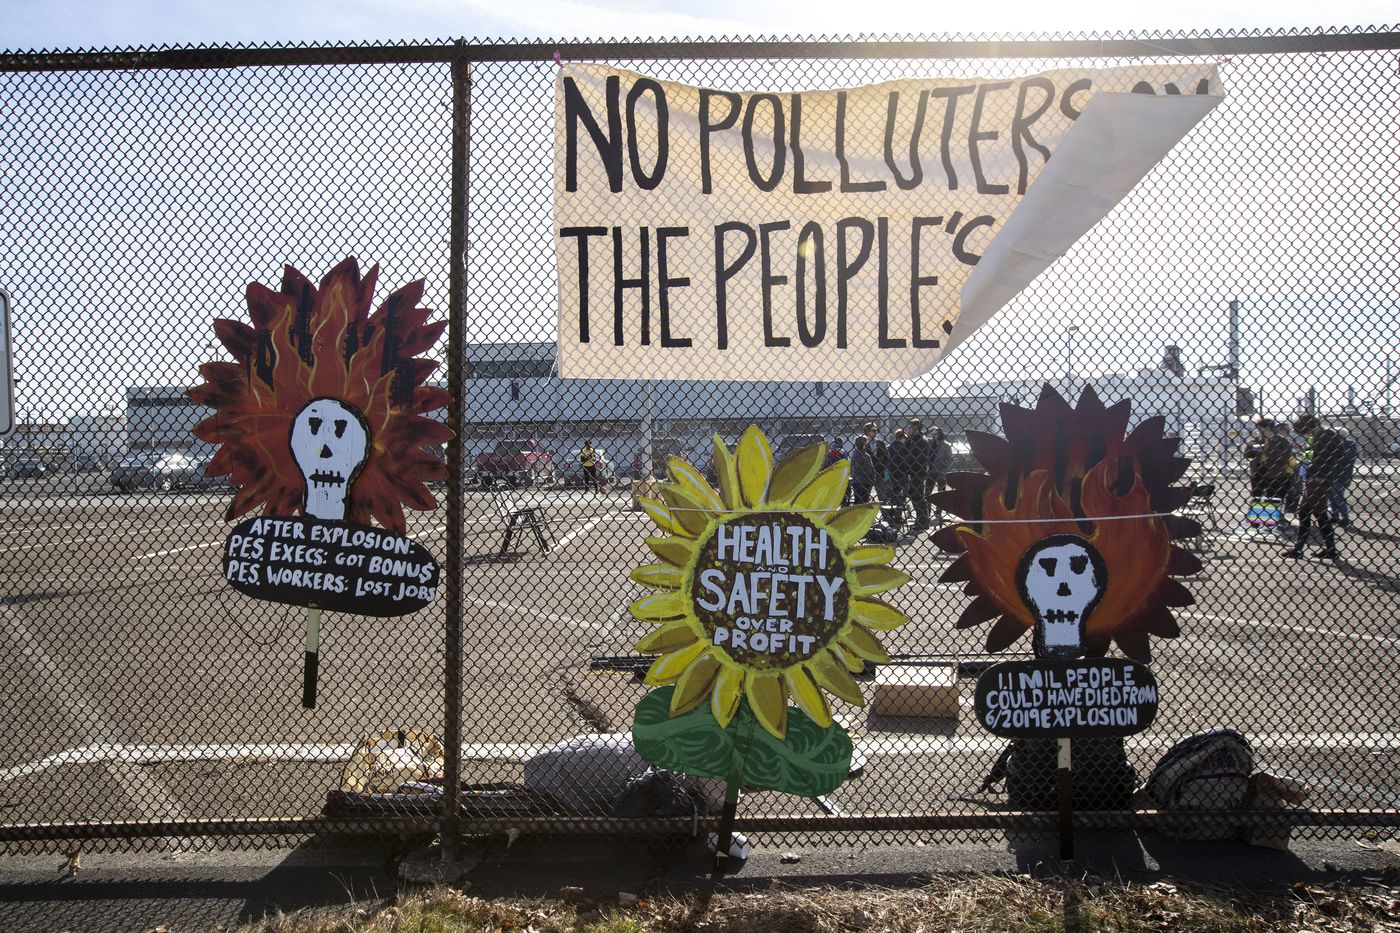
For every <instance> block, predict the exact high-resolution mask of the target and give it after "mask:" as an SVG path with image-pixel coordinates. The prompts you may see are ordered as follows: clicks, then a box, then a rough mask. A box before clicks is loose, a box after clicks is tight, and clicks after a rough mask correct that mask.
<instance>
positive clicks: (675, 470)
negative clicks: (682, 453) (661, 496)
mask: <svg viewBox="0 0 1400 933" xmlns="http://www.w3.org/2000/svg"><path fill="white" fill-rule="evenodd" d="M666 472H667V473H668V474H670V476H671V480H672V481H673V482H674V483H675V484H676V486H677V487H679V488H680V489H683V490H684V491H685V492H686V493H687V494H688V495H689V496H690V497H691V498H692V499H695V500H696V501H698V502H700V503H701V504H702V505H703V506H704V507H705V508H707V509H709V510H710V511H711V512H723V511H724V500H723V499H721V498H720V497H719V493H717V492H715V488H714V487H713V486H711V485H710V483H709V481H708V480H706V479H705V477H704V476H702V475H700V471H699V470H697V469H695V467H693V466H691V465H690V464H688V463H686V462H685V461H684V460H682V459H681V458H680V457H667V458H666Z"/></svg>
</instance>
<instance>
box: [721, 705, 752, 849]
mask: <svg viewBox="0 0 1400 933" xmlns="http://www.w3.org/2000/svg"><path fill="white" fill-rule="evenodd" d="M740 702H746V701H742V700H741V701H740ZM755 722H756V720H755V719H754V718H753V716H752V714H750V715H749V716H747V717H745V719H744V723H743V725H742V726H740V728H739V729H738V730H737V733H738V734H737V735H736V736H735V737H734V754H733V757H732V758H730V760H729V777H728V778H726V779H725V784H724V812H723V813H722V814H720V818H719V832H718V833H717V834H716V837H717V838H716V840H715V873H716V874H722V873H723V872H724V871H725V869H726V868H728V867H729V861H730V860H729V847H730V846H731V845H733V844H734V817H735V815H736V814H737V813H738V810H739V789H740V787H742V786H743V783H744V756H746V755H747V754H748V752H749V739H750V738H751V737H752V735H753V727H754V723H755ZM736 861H739V862H740V864H742V860H736ZM736 867H737V866H736Z"/></svg>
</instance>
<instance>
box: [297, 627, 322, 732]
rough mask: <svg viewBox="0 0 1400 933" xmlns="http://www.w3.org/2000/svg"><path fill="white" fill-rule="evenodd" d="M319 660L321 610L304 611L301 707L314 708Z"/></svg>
mask: <svg viewBox="0 0 1400 933" xmlns="http://www.w3.org/2000/svg"><path fill="white" fill-rule="evenodd" d="M320 658H321V610H320V609H312V608H308V609H307V610H306V662H305V664H304V665H303V666H302V669H301V705H302V706H304V707H306V708H307V709H315V708H316V674H317V668H318V667H319V666H320Z"/></svg>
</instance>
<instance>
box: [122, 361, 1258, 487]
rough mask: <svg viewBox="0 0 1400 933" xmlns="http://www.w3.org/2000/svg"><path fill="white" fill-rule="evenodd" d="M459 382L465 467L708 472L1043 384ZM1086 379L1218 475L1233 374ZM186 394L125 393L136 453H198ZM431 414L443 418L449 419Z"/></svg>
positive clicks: (993, 425)
mask: <svg viewBox="0 0 1400 933" xmlns="http://www.w3.org/2000/svg"><path fill="white" fill-rule="evenodd" d="M465 375H466V392H465V396H466V397H465V398H464V400H463V404H464V405H465V406H466V411H465V420H466V422H467V425H468V427H467V431H466V434H467V437H466V444H467V456H468V459H469V460H470V458H472V457H474V456H475V454H477V453H479V452H481V451H483V450H486V449H489V448H490V447H492V446H493V445H494V444H495V443H497V442H498V441H501V440H506V439H512V438H535V439H538V440H540V441H541V442H543V443H544V444H545V446H547V447H550V448H552V449H555V450H556V451H559V452H567V451H569V450H572V449H576V448H577V447H578V446H579V445H580V444H581V443H582V441H583V440H586V439H587V440H592V441H593V442H594V444H595V445H596V446H598V447H601V448H603V449H605V450H607V451H608V452H609V454H610V455H611V457H612V460H613V462H614V463H616V464H618V465H619V466H622V467H624V468H625V467H627V466H628V465H629V464H630V463H631V462H632V458H633V457H634V456H635V455H636V453H637V452H638V451H639V450H640V449H641V448H642V447H644V446H648V445H650V444H651V443H652V441H654V440H655V439H660V438H668V439H674V441H675V442H677V443H678V445H679V446H680V447H682V448H683V449H685V450H686V451H688V452H689V453H690V454H691V455H692V456H697V457H699V458H700V459H701V460H702V461H703V460H704V459H705V458H706V457H707V453H706V452H707V450H708V443H709V438H710V435H711V434H712V433H715V432H718V433H719V434H721V435H723V436H724V437H726V438H727V439H728V440H729V441H731V442H733V441H734V440H737V438H738V436H739V434H740V433H741V432H742V431H743V429H744V428H745V427H746V426H748V425H749V424H759V425H762V426H763V427H764V429H765V430H767V431H768V432H769V433H770V435H772V436H773V437H774V438H775V440H780V439H781V438H782V437H785V436H789V435H797V434H800V435H814V434H815V435H821V436H824V437H826V438H828V439H830V438H833V437H838V436H839V437H842V438H844V439H845V440H846V441H847V442H848V443H849V441H850V439H851V438H852V437H853V436H854V435H855V434H856V433H858V432H859V430H860V426H861V424H862V423H864V422H865V421H867V420H875V421H878V422H880V424H881V428H882V433H883V434H884V436H885V437H887V438H888V437H889V436H891V435H892V434H893V432H894V429H895V428H896V427H898V426H900V425H902V424H904V423H905V422H906V421H907V420H908V419H909V418H914V417H918V418H922V419H924V423H925V424H926V425H939V426H941V427H943V429H944V430H945V431H946V432H947V433H948V434H950V435H954V436H956V435H961V434H963V433H965V432H966V431H968V430H980V431H991V432H996V431H998V430H999V426H1000V419H999V416H998V411H997V406H998V404H1000V403H1001V402H1015V403H1018V404H1021V405H1026V406H1030V405H1033V404H1034V402H1035V398H1036V396H1037V395H1038V394H1039V393H1040V389H1041V386H1042V385H1044V382H1045V380H1042V379H1023V380H1008V381H998V382H979V383H969V384H967V385H965V386H964V387H963V390H962V392H961V393H960V394H958V395H955V396H948V397H929V396H911V395H896V394H893V393H892V392H891V389H890V384H889V383H884V382H703V381H695V380H684V379H676V380H572V379H571V380H565V379H560V378H559V377H558V376H557V375H556V367H555V347H554V344H552V343H498V344H476V345H472V346H469V347H468V348H467V372H466V374H465ZM1085 382H1088V383H1089V384H1091V385H1093V386H1094V389H1095V391H1097V392H1098V393H1099V396H1100V397H1101V398H1102V399H1103V400H1104V401H1105V402H1106V403H1112V402H1116V401H1118V400H1120V399H1124V398H1127V399H1130V400H1131V401H1132V403H1133V418H1134V421H1137V420H1141V419H1142V418H1145V417H1147V416H1149V415H1158V414H1160V415H1163V416H1164V417H1165V418H1166V421H1167V430H1168V431H1175V432H1176V433H1178V434H1179V435H1180V436H1181V437H1182V438H1183V442H1184V444H1183V447H1184V451H1183V452H1184V453H1186V454H1187V455H1188V456H1190V457H1192V458H1193V459H1197V460H1198V461H1201V466H1200V469H1201V470H1202V471H1203V472H1213V471H1217V469H1220V468H1223V467H1224V464H1225V462H1226V461H1228V460H1229V459H1230V458H1231V457H1233V456H1234V455H1235V454H1236V453H1237V448H1238V446H1239V438H1238V434H1239V429H1240V420H1239V417H1238V415H1237V414H1236V383H1235V381H1234V379H1233V378H1231V377H1230V375H1229V373H1228V372H1221V373H1214V374H1212V373H1207V374H1203V375H1198V376H1188V375H1185V374H1184V373H1183V372H1181V371H1180V369H1179V368H1178V369H1176V370H1175V371H1174V370H1173V369H1172V368H1158V369H1153V370H1145V371H1143V372H1141V373H1139V374H1137V375H1134V376H1129V375H1121V374H1109V375H1104V376H1096V377H1091V378H1087V379H1085V378H1064V379H1053V380H1050V384H1051V385H1053V386H1054V387H1055V388H1056V390H1057V391H1059V392H1060V393H1061V394H1062V395H1064V396H1065V397H1066V398H1068V399H1070V400H1071V401H1072V400H1074V399H1077V398H1078V395H1079V392H1080V391H1081V390H1082V388H1083V386H1084V384H1085ZM184 392H185V388H184V387H182V386H178V387H177V386H156V387H138V388H132V389H128V390H127V415H126V421H127V432H128V435H129V442H130V446H131V447H132V448H133V449H142V450H166V449H198V448H200V447H201V446H202V445H201V444H200V442H198V441H197V440H195V438H194V437H193V435H191V434H190V431H191V429H192V428H193V427H194V425H195V424H196V423H197V422H199V421H200V420H202V419H203V418H205V417H207V415H208V409H205V408H203V407H202V406H200V405H197V404H195V403H194V402H192V401H190V400H189V399H187V398H186V397H185V395H184ZM438 417H443V418H445V417H446V412H445V411H443V412H439V413H438ZM1232 432H1233V433H1232ZM1217 465H1218V466H1217Z"/></svg>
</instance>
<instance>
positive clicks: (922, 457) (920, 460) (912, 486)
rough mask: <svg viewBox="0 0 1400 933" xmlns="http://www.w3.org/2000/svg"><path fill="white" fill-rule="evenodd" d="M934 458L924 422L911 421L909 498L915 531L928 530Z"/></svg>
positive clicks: (916, 419) (915, 419)
mask: <svg viewBox="0 0 1400 933" xmlns="http://www.w3.org/2000/svg"><path fill="white" fill-rule="evenodd" d="M932 460H933V452H932V448H931V446H930V444H929V442H928V438H926V437H924V423H923V421H922V420H920V419H918V418H914V419H912V420H910V422H909V499H910V501H912V502H913V504H914V529H913V530H914V533H915V534H917V533H919V532H920V531H928V529H929V521H928V471H929V466H930V465H931V463H932Z"/></svg>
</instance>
